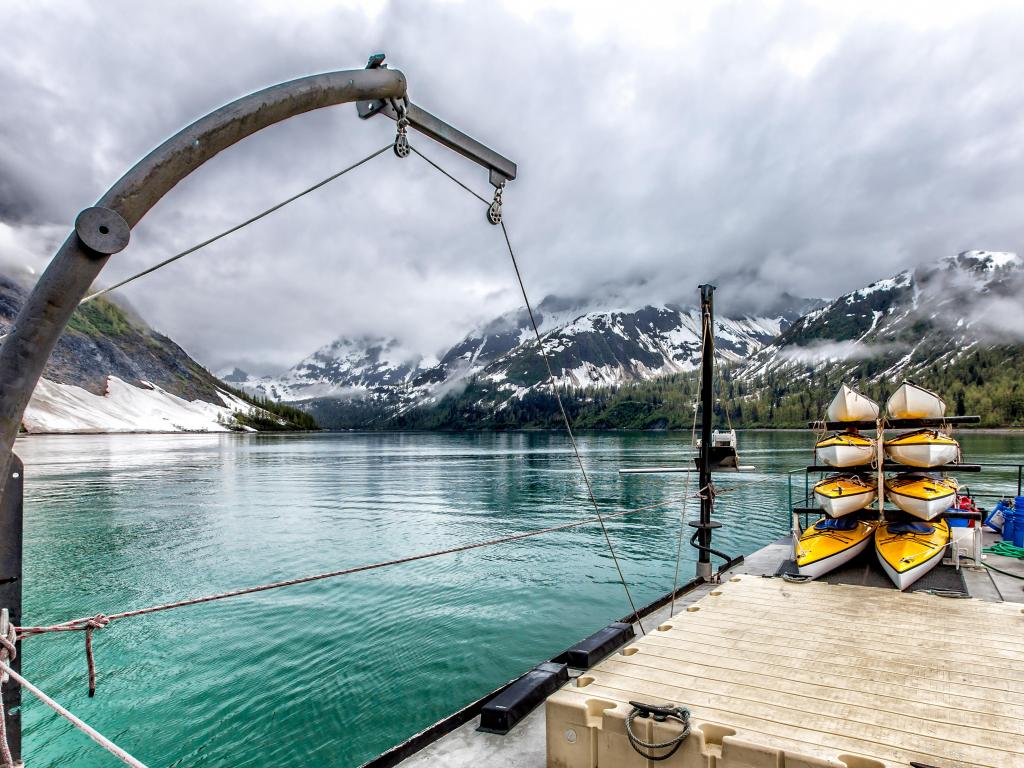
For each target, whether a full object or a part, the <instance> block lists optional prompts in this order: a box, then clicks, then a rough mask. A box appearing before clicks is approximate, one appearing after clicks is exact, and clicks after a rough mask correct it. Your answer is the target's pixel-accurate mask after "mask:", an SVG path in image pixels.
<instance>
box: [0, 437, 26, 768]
mask: <svg viewBox="0 0 1024 768" xmlns="http://www.w3.org/2000/svg"><path fill="white" fill-rule="evenodd" d="M8 471H9V475H8V477H7V485H6V487H5V489H4V492H3V496H2V497H0V609H3V610H5V611H6V612H7V620H8V621H10V622H11V623H13V624H14V625H15V626H18V625H20V624H21V583H22V579H21V519H22V510H23V506H24V505H23V502H22V498H23V497H22V491H23V488H24V481H25V477H24V475H25V469H24V466H23V465H22V463H21V459H20V458H18V456H17V455H16V454H12V456H11V463H10V469H9V470H8ZM4 630H5V631H6V627H4ZM15 647H16V648H17V649H18V656H17V658H16V659H15V660H14V661H13V662H10V666H11V668H12V669H13V670H14V671H15V672H19V673H20V672H21V643H18V644H17V645H16V646H15ZM3 702H4V717H5V724H6V726H7V744H8V745H9V746H10V749H11V755H12V756H13V757H14V762H15V764H18V763H20V761H21V686H20V685H18V683H16V682H15V681H14V680H13V678H12V679H10V680H8V681H7V683H6V684H5V685H4V687H3Z"/></svg>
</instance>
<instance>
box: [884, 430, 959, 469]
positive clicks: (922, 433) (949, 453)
mask: <svg viewBox="0 0 1024 768" xmlns="http://www.w3.org/2000/svg"><path fill="white" fill-rule="evenodd" d="M885 452H886V453H887V454H888V455H889V458H891V459H893V461H898V462H900V463H902V464H907V465H909V466H911V467H925V468H927V467H941V466H943V465H945V464H952V463H953V462H955V461H957V459H959V458H960V443H958V442H957V441H956V440H954V439H953V438H952V437H950V436H949V435H947V434H945V433H944V432H939V431H938V430H935V429H918V430H916V431H914V432H904V433H903V434H902V435H897V436H896V437H894V438H892V439H891V440H886V441H885Z"/></svg>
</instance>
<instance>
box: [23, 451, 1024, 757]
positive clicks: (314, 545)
mask: <svg viewBox="0 0 1024 768" xmlns="http://www.w3.org/2000/svg"><path fill="white" fill-rule="evenodd" d="M740 440H741V446H740V447H741V454H742V458H743V461H744V463H749V464H753V465H755V466H756V467H757V472H755V473H754V474H743V475H723V476H720V477H719V480H718V484H719V486H720V488H723V489H728V488H731V487H734V486H738V487H736V488H735V490H732V491H731V492H728V493H724V494H723V495H722V496H721V498H720V499H719V504H718V511H717V514H716V517H717V518H718V519H719V520H721V521H722V522H723V523H724V524H725V527H724V528H723V529H722V530H721V531H720V532H719V533H717V534H716V539H715V540H716V546H718V547H719V548H722V549H725V550H727V551H728V552H730V553H736V554H742V553H749V552H751V551H753V550H755V549H757V548H759V547H760V546H762V545H763V544H765V543H767V542H769V541H771V540H773V539H775V538H777V537H779V536H780V535H783V534H784V533H785V532H786V530H787V527H788V518H787V515H786V512H785V508H786V500H787V489H786V480H785V477H784V474H783V473H784V472H785V471H787V470H789V469H793V468H795V467H801V466H803V465H805V464H806V463H808V461H809V459H810V450H809V447H808V446H809V445H810V442H811V436H810V435H809V434H806V433H793V432H785V433H771V432H753V433H741V437H740ZM688 443H689V435H681V434H680V435H672V434H664V433H656V434H611V435H605V434H602V435H584V436H582V437H581V438H580V445H581V449H582V451H583V453H584V456H585V462H586V466H587V468H588V470H589V471H590V472H591V474H592V478H593V481H594V487H595V491H596V493H597V496H598V499H599V502H600V503H601V506H602V511H613V510H616V509H625V508H631V507H639V506H646V505H649V504H652V503H655V502H659V501H663V500H678V499H680V498H681V497H682V495H683V491H684V487H685V483H686V481H685V476H683V475H662V476H628V477H620V476H619V475H618V469H619V468H620V467H626V466H652V465H658V466H664V465H668V464H681V463H683V458H682V457H683V456H684V454H685V452H686V450H687V446H688ZM963 443H964V449H965V453H966V455H967V458H968V459H969V460H973V461H991V462H996V461H1011V460H1017V457H1018V456H1020V455H1021V454H1024V438H1022V437H1020V436H1016V435H987V434H986V435H977V434H976V435H968V436H966V437H965V438H964V439H963ZM17 451H18V453H19V454H20V455H21V456H22V458H23V459H24V461H25V465H26V470H25V474H26V509H25V568H26V573H25V578H26V582H25V590H26V592H25V606H24V607H25V621H26V623H49V622H51V621H58V620H63V619H67V618H71V617H77V616H82V615H88V614H95V613H98V612H104V613H112V612H115V611H121V610H126V609H131V608H136V607H141V606H146V605H151V604H154V603H159V602H164V601H169V600H173V599H177V598H179V597H187V596H195V595H200V594H205V593H209V592H216V591H221V590H225V589H231V588H236V587H241V586H247V585H252V584H257V583H261V582H266V581H271V580H276V579H284V578H289V577H293V576H299V575H305V574H310V573H316V572H320V571H326V570H333V569H337V568H342V567H346V566H352V565H359V564H363V563H369V562H375V561H379V560H386V559H390V558H394V557H400V556H403V555H409V554H413V553H417V552H422V551H427V550H432V549H439V548H444V547H449V546H452V545H456V544H459V543H467V542H473V541H478V540H482V539H487V538H493V537H496V536H502V535H507V534H512V533H517V532H523V531H527V530H530V529H534V528H540V527H546V526H550V525H556V524H559V523H563V522H568V521H571V520H573V519H578V518H580V517H589V516H591V515H592V510H591V509H590V507H589V504H588V502H587V499H586V490H585V487H584V485H583V483H582V482H581V479H580V476H579V472H578V469H577V468H576V465H575V460H574V458H573V456H572V454H571V451H570V449H569V446H568V443H567V441H566V439H565V438H564V436H562V435H560V434H548V433H516V434H471V435H448V434H324V435H286V436H263V435H137V436H113V435H110V436H52V437H31V438H26V439H22V440H20V441H19V442H18V446H17ZM986 477H988V478H989V479H988V482H987V483H986V486H987V489H988V490H998V491H1008V492H1012V491H1013V490H1014V488H1015V485H1016V473H1015V472H1009V471H1006V472H1003V473H995V474H989V475H986ZM802 482H803V481H802V476H801V478H800V480H799V485H801V486H802ZM741 484H742V485H741ZM972 486H974V487H977V488H981V487H982V486H981V484H979V483H977V482H975V483H972ZM692 490H693V488H692V487H691V491H692ZM687 512H688V514H689V515H690V516H692V515H694V514H695V513H696V505H695V504H693V503H692V502H691V503H690V505H689V507H688V510H687ZM679 514H680V506H679V504H678V503H675V504H673V505H672V506H671V507H670V508H667V509H663V510H656V511H649V512H641V513H637V514H635V515H631V516H628V517H625V518H619V519H616V520H614V521H610V522H609V523H608V527H609V531H610V534H611V536H612V540H613V542H614V544H615V546H616V549H617V552H618V554H619V557H620V559H621V562H622V565H623V569H624V571H625V573H626V576H627V579H628V581H629V582H630V585H631V587H632V590H633V595H634V599H635V600H636V601H637V603H638V605H639V604H644V603H647V602H650V601H651V600H653V599H655V598H656V597H658V596H660V595H662V594H664V593H665V592H667V591H668V590H669V589H670V588H671V586H672V576H673V568H674V564H675V547H676V536H677V533H678V526H679ZM688 530H689V529H688ZM684 558H685V560H684V563H683V566H682V568H681V578H682V579H683V580H686V579H689V578H690V577H691V576H692V573H693V561H694V557H693V550H691V549H690V548H689V547H685V548H684ZM628 612H629V608H628V605H627V603H626V600H625V596H624V593H623V590H622V587H621V585H620V584H619V582H618V580H617V577H616V574H615V569H614V566H613V564H612V562H611V560H610V558H609V556H608V551H607V548H606V546H605V543H604V539H603V537H602V535H601V532H600V529H599V528H598V527H597V526H587V527H582V528H578V529H573V530H568V531H562V532H557V533H553V534H550V535H545V536H540V537H535V538H531V539H527V540H524V541H520V542H516V543H514V544H509V545H503V546H500V547H494V548H488V549H480V550H475V551H471V552H466V553H462V554H458V555H451V556H445V557H442V558H435V559H431V560H426V561H421V562H417V563H411V564H408V565H401V566H397V567H394V568H388V569H383V570H377V571H373V572H368V573H362V574H357V575H353V576H347V577H343V578H340V579H336V580H331V581H323V582H317V583H314V584H308V585H303V586H298V587H293V588H289V589H285V590H280V591H274V592H269V593H263V594H259V595H254V596H249V597H243V598H238V599H233V600H228V601H223V602H219V603H214V604H209V605H203V606H197V607H192V608H184V609H181V610H179V611H174V612H168V613H162V614H156V615H153V616H148V617H143V618H137V619H127V620H124V621H121V622H117V623H115V624H113V625H111V626H110V627H109V628H108V629H106V630H103V631H102V632H99V633H97V635H96V641H95V645H96V660H97V665H98V669H99V687H98V692H97V695H96V697H95V698H94V699H89V698H87V696H86V690H87V685H86V675H85V662H84V656H83V653H82V636H81V635H79V634H74V635H50V636H47V637H40V638H34V639H31V640H28V641H26V642H25V643H24V651H23V654H24V655H23V660H24V672H25V674H26V676H27V677H28V678H29V679H30V680H32V681H33V682H35V683H36V684H37V685H39V686H41V687H42V688H43V690H45V691H46V692H48V693H49V694H50V695H52V696H54V697H55V698H56V699H57V700H58V701H60V702H61V703H63V704H65V705H67V706H68V707H69V708H70V709H72V710H73V711H74V712H76V713H77V714H78V715H80V716H81V717H83V718H84V719H85V720H86V721H87V722H89V723H90V724H92V725H94V726H95V727H97V728H98V729H99V730H100V731H101V732H102V733H104V734H105V735H107V736H109V737H111V738H112V739H114V740H115V741H116V742H118V743H119V744H121V745H122V746H124V747H125V748H126V749H127V750H128V751H129V752H131V753H133V754H135V755H136V756H137V757H138V758H139V759H141V760H142V761H143V762H145V763H147V764H149V765H150V766H152V767H153V768H156V766H257V765H260V766H262V765H267V764H276V763H277V762H280V763H281V764H292V765H303V766H342V767H344V766H357V765H359V764H361V763H362V762H364V761H365V760H367V759H369V758H371V757H373V756H375V755H376V754H378V753H379V752H381V751H383V750H384V749H386V748H388V747H390V746H392V745H394V744H396V743H398V742H399V741H401V740H403V739H404V738H406V737H407V736H409V735H411V734H413V733H415V732H416V731H418V730H420V729H421V728H423V727H424V726H426V725H429V724H430V723H432V722H434V721H436V720H438V719H439V718H441V717H443V716H445V715H447V714H449V713H451V712H452V711H454V710H455V709H456V708H458V707H460V706H462V705H464V704H466V703H468V702H470V701H473V700H474V699H476V698H478V697H479V696H481V695H482V694H484V693H486V692H487V691H490V690H492V689H493V688H495V687H496V686H498V685H500V684H501V683H503V682H505V681H506V680H508V679H509V678H511V677H514V676H516V675H518V674H520V673H522V672H523V671H525V670H526V669H528V668H529V667H531V666H532V665H534V664H535V663H537V662H538V661H541V660H544V659H546V658H548V657H550V656H552V655H553V654H555V653H557V652H558V651H560V650H562V649H564V648H565V647H566V646H568V645H570V644H572V643H573V642H575V641H576V640H578V639H580V638H582V637H583V636H585V635H587V634H589V633H590V632H592V631H594V630H596V629H598V628H600V627H602V626H604V625H605V624H607V623H608V622H610V621H614V620H616V619H618V618H620V617H622V616H624V615H625V614H627V613H628ZM24 735H25V742H26V752H25V757H26V761H27V763H28V764H29V765H31V766H33V768H42V767H43V766H70V765H74V766H112V765H117V764H119V763H117V761H116V760H114V759H113V758H112V757H110V756H109V755H107V754H106V753H105V752H103V751H102V750H100V749H99V748H97V747H96V746H95V745H93V744H92V743H91V742H89V741H88V740H87V739H86V738H85V737H84V736H82V735H81V734H79V733H78V732H77V731H74V730H73V729H72V728H71V726H69V725H67V724H66V723H65V722H63V721H62V720H59V719H57V718H55V717H54V716H53V715H52V714H51V713H50V711H49V710H47V709H44V708H43V707H42V706H40V705H39V704H38V703H36V702H35V701H32V700H29V701H27V703H26V705H25V734H24Z"/></svg>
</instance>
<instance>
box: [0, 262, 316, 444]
mask: <svg viewBox="0 0 1024 768" xmlns="http://www.w3.org/2000/svg"><path fill="white" fill-rule="evenodd" d="M32 279H33V275H32V274H31V273H29V272H27V271H21V270H14V271H12V272H11V273H10V274H6V275H0V333H2V332H6V331H7V329H8V328H9V327H10V325H11V323H12V321H13V320H14V318H15V316H16V315H17V312H18V309H19V308H20V307H21V305H22V304H23V303H24V301H25V298H26V297H27V295H28V291H29V288H30V286H31V284H32ZM297 415H298V416H300V417H303V420H304V421H305V414H297ZM291 426H294V425H292V424H291V423H290V422H288V421H287V420H286V419H283V418H279V417H278V416H277V415H275V414H271V413H268V412H267V411H265V410H264V409H263V408H259V407H257V406H256V405H255V404H253V403H251V402H248V401H246V400H245V399H243V398H241V397H239V396H238V394H236V393H234V392H232V391H230V389H229V388H227V387H225V386H224V385H223V384H222V383H221V382H220V381H218V380H217V379H216V378H215V377H214V376H213V374H211V373H210V372H209V371H207V370H206V369H205V368H203V367H202V366H201V365H200V364H199V363H197V362H196V361H195V360H193V359H192V358H191V357H189V356H188V354H187V353H186V352H185V351H184V350H183V349H182V348H181V347H179V346H178V345H177V344H175V343H174V342H173V341H172V340H171V339H169V338H167V337H166V336H164V335H162V334H160V333H157V332H156V331H154V330H153V329H152V328H150V327H149V326H148V325H147V324H146V323H145V321H143V320H142V318H141V317H139V316H138V315H137V314H136V313H135V312H134V311H132V310H131V309H130V308H129V307H127V306H126V305H123V304H120V303H117V302H116V301H112V300H108V299H97V300H96V301H92V302H89V303H88V304H84V305H82V306H81V307H79V309H78V310H76V311H75V314H74V315H72V316H71V320H70V322H69V323H68V326H67V328H66V329H65V331H64V333H63V335H62V336H61V337H60V340H59V341H58V342H57V346H56V348H55V349H54V350H53V354H51V355H50V359H49V361H48V363H47V365H46V368H45V369H44V371H43V377H42V378H41V379H40V380H39V384H38V385H37V386H36V389H35V391H34V392H33V394H32V399H31V401H30V402H29V405H28V408H27V409H26V411H25V415H24V417H23V418H22V428H23V430H24V431H25V432H28V433H51V432H226V431H229V430H249V431H255V430H256V429H263V428H271V429H280V428H287V427H291Z"/></svg>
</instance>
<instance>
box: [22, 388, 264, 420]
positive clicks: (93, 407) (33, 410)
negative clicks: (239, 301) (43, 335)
mask: <svg viewBox="0 0 1024 768" xmlns="http://www.w3.org/2000/svg"><path fill="white" fill-rule="evenodd" d="M217 394H218V395H219V396H220V398H221V400H222V401H223V402H224V405H222V406H219V405H216V404H214V403H207V402H203V401H202V400H194V401H191V402H190V401H188V400H184V399H182V398H180V397H177V396H176V395H172V394H171V393H170V392H167V391H165V390H163V389H161V388H160V387H157V386H154V385H152V384H150V385H148V386H147V387H133V386H132V385H131V384H128V383H126V382H124V381H122V380H121V379H119V378H117V377H116V376H111V377H109V378H108V379H107V391H106V393H105V394H103V395H94V394H93V393H92V392H89V391H88V390H85V389H83V388H81V387H76V386H74V385H72V384H58V383H56V382H53V381H49V380H48V379H40V380H39V383H38V384H37V385H36V389H35V392H33V393H32V400H31V401H30V402H29V405H28V408H27V409H26V410H25V416H24V417H23V418H22V424H23V425H24V427H25V429H26V430H27V431H28V432H29V433H30V434H37V433H39V434H43V433H62V432H63V433H82V432H90V433H98V432H228V431H229V430H228V428H227V426H225V424H227V423H230V422H231V421H232V418H231V416H232V413H233V412H234V411H244V412H249V411H251V410H253V406H252V405H250V404H249V403H247V402H245V401H244V400H241V399H239V398H237V397H235V396H234V395H231V394H229V393H227V392H223V391H218V393H217ZM222 422H223V423H222Z"/></svg>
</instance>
